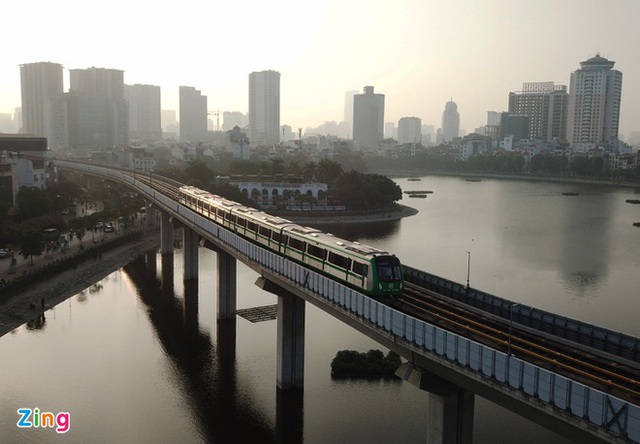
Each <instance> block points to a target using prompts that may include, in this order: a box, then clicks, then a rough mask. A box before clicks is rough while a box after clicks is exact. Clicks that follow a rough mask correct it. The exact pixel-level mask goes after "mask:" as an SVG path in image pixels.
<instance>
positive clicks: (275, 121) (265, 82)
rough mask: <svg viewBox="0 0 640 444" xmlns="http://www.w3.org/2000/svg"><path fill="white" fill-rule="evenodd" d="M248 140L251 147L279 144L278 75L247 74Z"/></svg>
mask: <svg viewBox="0 0 640 444" xmlns="http://www.w3.org/2000/svg"><path fill="white" fill-rule="evenodd" d="M249 139H250V140H251V146H258V145H277V144H278V143H280V73H279V72H277V71H271V70H269V71H259V72H252V73H251V74H249Z"/></svg>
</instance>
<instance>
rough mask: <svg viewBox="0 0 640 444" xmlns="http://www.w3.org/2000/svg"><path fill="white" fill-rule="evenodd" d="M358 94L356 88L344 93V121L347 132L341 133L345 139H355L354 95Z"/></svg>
mask: <svg viewBox="0 0 640 444" xmlns="http://www.w3.org/2000/svg"><path fill="white" fill-rule="evenodd" d="M356 94H358V90H357V89H354V90H351V91H347V92H346V93H344V123H345V129H346V134H341V135H342V136H343V137H344V138H345V139H353V96H355V95H356Z"/></svg>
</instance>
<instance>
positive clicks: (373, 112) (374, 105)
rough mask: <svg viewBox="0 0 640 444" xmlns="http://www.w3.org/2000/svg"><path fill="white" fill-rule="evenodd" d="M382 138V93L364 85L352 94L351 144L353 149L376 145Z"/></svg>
mask: <svg viewBox="0 0 640 444" xmlns="http://www.w3.org/2000/svg"><path fill="white" fill-rule="evenodd" d="M383 138H384V94H375V93H374V92H373V86H365V87H364V93H363V94H355V95H354V96H353V145H354V147H355V149H363V148H372V147H377V146H378V145H380V143H381V142H382V139H383Z"/></svg>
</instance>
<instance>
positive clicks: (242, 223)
mask: <svg viewBox="0 0 640 444" xmlns="http://www.w3.org/2000/svg"><path fill="white" fill-rule="evenodd" d="M236 225H240V226H241V227H245V226H246V225H247V220H246V219H245V218H243V217H239V216H238V217H237V218H236Z"/></svg>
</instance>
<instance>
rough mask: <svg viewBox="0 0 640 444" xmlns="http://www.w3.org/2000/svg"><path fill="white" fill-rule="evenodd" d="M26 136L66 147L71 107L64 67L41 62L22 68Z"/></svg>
mask: <svg viewBox="0 0 640 444" xmlns="http://www.w3.org/2000/svg"><path fill="white" fill-rule="evenodd" d="M20 88H21V94H22V128H21V131H20V132H22V133H25V134H31V135H33V136H39V137H46V139H47V142H48V144H49V147H51V148H54V149H57V148H66V147H67V146H68V136H67V108H66V103H65V100H64V82H63V77H62V65H60V64H58V63H51V62H37V63H27V64H23V65H20Z"/></svg>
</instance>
